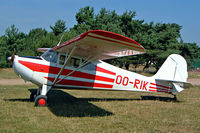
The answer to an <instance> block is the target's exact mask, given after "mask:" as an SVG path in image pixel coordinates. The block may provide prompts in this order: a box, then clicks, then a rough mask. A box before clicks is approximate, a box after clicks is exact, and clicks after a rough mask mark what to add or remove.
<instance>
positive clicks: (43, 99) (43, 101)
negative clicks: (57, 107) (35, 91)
mask: <svg viewBox="0 0 200 133" xmlns="http://www.w3.org/2000/svg"><path fill="white" fill-rule="evenodd" d="M35 106H38V107H45V106H47V96H44V95H38V96H37V97H36V98H35Z"/></svg>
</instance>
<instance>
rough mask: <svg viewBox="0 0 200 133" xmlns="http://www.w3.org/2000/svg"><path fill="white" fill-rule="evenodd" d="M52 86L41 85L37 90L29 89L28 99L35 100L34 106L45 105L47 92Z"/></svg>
mask: <svg viewBox="0 0 200 133" xmlns="http://www.w3.org/2000/svg"><path fill="white" fill-rule="evenodd" d="M51 87H52V86H48V85H42V88H41V89H38V90H37V91H33V90H31V89H30V90H29V91H30V92H31V95H30V100H31V101H35V106H38V107H45V106H47V105H48V104H47V96H46V94H47V92H48V91H49V90H50V89H51Z"/></svg>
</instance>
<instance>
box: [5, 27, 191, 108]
mask: <svg viewBox="0 0 200 133" xmlns="http://www.w3.org/2000/svg"><path fill="white" fill-rule="evenodd" d="M38 50H39V51H46V52H45V53H44V54H43V55H42V56H40V57H29V56H17V55H14V56H12V57H9V60H10V61H11V62H12V63H13V69H14V71H15V72H16V73H17V74H18V75H19V76H21V77H22V78H23V79H24V80H25V81H30V82H32V83H34V84H36V85H37V86H38V87H39V89H38V91H37V93H31V96H30V97H31V99H32V100H33V99H35V105H36V106H46V105H47V96H46V95H47V93H48V91H49V90H50V89H52V88H64V89H95V90H117V91H119V90H120V91H143V92H164V93H169V94H174V93H176V92H180V91H182V90H183V89H184V88H183V86H184V83H186V81H187V77H188V73H187V63H186V61H185V59H184V58H183V57H182V56H180V55H177V54H172V55H170V56H169V57H168V58H167V59H166V61H165V62H164V64H163V65H162V67H161V68H160V69H159V71H158V72H157V73H156V74H155V75H154V76H152V77H145V76H143V75H139V74H137V73H134V72H130V71H127V70H123V69H121V68H118V67H115V66H113V65H110V64H108V63H105V62H103V61H102V60H106V59H112V58H118V57H123V56H130V55H136V54H143V53H145V49H144V48H143V47H142V46H141V45H140V44H139V43H138V42H136V41H134V40H132V39H130V38H127V37H124V36H122V35H119V34H116V33H112V32H108V31H102V30H92V31H88V32H85V33H83V34H81V35H79V36H77V37H75V38H73V39H71V40H69V41H67V42H65V43H63V44H60V45H59V44H58V45H57V46H55V47H54V48H39V49H38Z"/></svg>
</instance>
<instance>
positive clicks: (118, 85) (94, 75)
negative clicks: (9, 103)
mask: <svg viewBox="0 0 200 133" xmlns="http://www.w3.org/2000/svg"><path fill="white" fill-rule="evenodd" d="M59 56H60V59H57V60H56V61H49V60H46V59H45V58H43V57H27V56H23V57H19V56H15V59H14V61H13V68H14V71H15V72H16V73H17V74H18V75H20V76H21V77H22V78H23V79H24V80H26V81H30V82H32V83H34V84H36V85H38V86H39V87H42V85H49V86H51V85H52V84H53V81H54V80H55V78H56V77H57V75H58V73H59V71H60V70H61V68H62V66H63V62H62V61H61V55H59ZM57 58H59V57H57ZM72 59H73V60H72V61H71V63H70V64H69V65H67V66H66V67H65V68H64V71H63V72H62V74H61V76H60V77H59V79H58V80H57V82H56V84H54V85H53V87H54V88H66V89H69V88H70V89H98V90H126V91H148V92H165V93H171V92H174V91H175V90H174V89H173V87H172V86H171V85H170V84H169V83H168V82H164V81H163V82H160V81H159V82H157V81H156V79H154V78H153V77H146V76H143V75H140V74H137V73H134V72H130V71H127V70H124V69H121V68H118V67H115V66H113V65H110V64H108V63H105V62H103V61H100V60H99V61H96V62H92V63H90V64H88V65H86V66H84V67H83V68H81V69H79V70H77V71H74V70H75V69H76V68H77V67H78V65H79V64H80V63H81V62H82V60H81V59H80V58H76V57H73V58H72ZM79 59H80V60H79ZM73 71H74V72H73ZM71 72H72V74H70V75H69V76H67V75H68V74H69V73H71Z"/></svg>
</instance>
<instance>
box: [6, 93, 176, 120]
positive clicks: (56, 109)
mask: <svg viewBox="0 0 200 133" xmlns="http://www.w3.org/2000/svg"><path fill="white" fill-rule="evenodd" d="M48 97H49V98H48V103H49V105H48V108H49V110H50V111H51V112H52V113H53V114H54V115H56V116H61V117H89V116H90V117H103V116H110V115H114V114H113V113H112V112H109V111H106V110H104V109H102V108H100V107H97V106H96V105H94V104H92V103H90V102H101V101H136V100H137V101H139V100H141V101H142V100H159V101H166V102H179V101H176V100H174V99H173V98H170V97H159V96H141V99H131V98H76V97H74V96H72V95H70V94H68V93H66V92H64V91H62V90H51V91H49V93H48ZM4 100H5V101H21V102H31V101H30V99H29V98H18V99H4Z"/></svg>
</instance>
